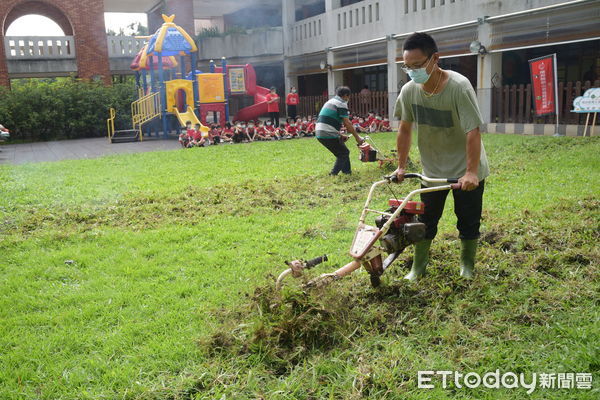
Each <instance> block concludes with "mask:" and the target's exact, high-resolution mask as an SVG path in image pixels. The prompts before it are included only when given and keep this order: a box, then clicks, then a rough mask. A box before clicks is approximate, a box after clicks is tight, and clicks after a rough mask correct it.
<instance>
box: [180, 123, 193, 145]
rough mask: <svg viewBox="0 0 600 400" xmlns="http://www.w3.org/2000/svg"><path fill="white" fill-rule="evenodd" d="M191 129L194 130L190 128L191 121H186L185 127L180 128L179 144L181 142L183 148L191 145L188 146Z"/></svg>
mask: <svg viewBox="0 0 600 400" xmlns="http://www.w3.org/2000/svg"><path fill="white" fill-rule="evenodd" d="M193 131H194V130H193V129H192V123H191V121H186V123H185V129H182V130H181V133H180V134H179V144H181V147H183V148H187V147H191V146H190V141H191V136H190V135H191V133H192V132H193Z"/></svg>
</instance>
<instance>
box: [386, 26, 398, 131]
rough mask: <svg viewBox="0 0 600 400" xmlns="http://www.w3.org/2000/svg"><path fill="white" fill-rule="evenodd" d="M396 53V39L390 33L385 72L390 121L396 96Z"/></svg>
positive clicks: (392, 117)
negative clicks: (386, 75)
mask: <svg viewBox="0 0 600 400" xmlns="http://www.w3.org/2000/svg"><path fill="white" fill-rule="evenodd" d="M397 54H398V40H396V39H394V38H393V36H392V35H389V36H388V38H387V73H388V87H387V92H388V109H389V115H388V118H389V119H390V121H393V120H394V106H395V105H396V98H397V97H398V64H396V57H397Z"/></svg>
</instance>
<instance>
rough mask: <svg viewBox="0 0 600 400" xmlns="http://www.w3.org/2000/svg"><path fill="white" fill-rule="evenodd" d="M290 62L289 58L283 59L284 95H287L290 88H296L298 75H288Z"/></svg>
mask: <svg viewBox="0 0 600 400" xmlns="http://www.w3.org/2000/svg"><path fill="white" fill-rule="evenodd" d="M290 65H291V62H290V59H289V58H285V59H284V60H283V71H284V76H285V93H286V94H287V93H289V92H290V89H291V87H292V86H295V87H296V89H297V88H298V75H294V74H290V73H289V72H288V71H290V70H291V68H290Z"/></svg>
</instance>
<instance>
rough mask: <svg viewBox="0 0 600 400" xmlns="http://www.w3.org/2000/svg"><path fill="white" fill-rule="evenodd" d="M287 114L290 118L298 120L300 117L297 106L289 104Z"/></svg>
mask: <svg viewBox="0 0 600 400" xmlns="http://www.w3.org/2000/svg"><path fill="white" fill-rule="evenodd" d="M287 114H288V117H289V118H292V119H296V116H297V115H298V107H297V106H296V105H295V104H288V106H287Z"/></svg>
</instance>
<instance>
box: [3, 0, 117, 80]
mask: <svg viewBox="0 0 600 400" xmlns="http://www.w3.org/2000/svg"><path fill="white" fill-rule="evenodd" d="M27 14H41V15H45V16H47V17H49V18H51V19H53V20H54V21H55V22H57V23H58V24H59V26H61V28H62V29H63V30H64V31H65V34H67V35H69V33H71V32H73V34H74V36H75V52H76V54H77V69H78V76H79V77H80V78H82V79H90V78H93V77H95V76H99V77H101V79H102V80H103V81H104V82H105V83H106V84H110V83H111V75H110V64H109V61H108V45H107V42H106V32H105V27H104V2H102V1H98V0H52V1H51V2H50V1H31V0H2V1H1V2H0V21H4V23H3V24H2V26H0V85H3V86H9V82H10V81H9V79H8V70H7V66H6V59H5V55H4V54H5V53H4V33H5V32H6V30H7V29H8V26H9V25H10V22H12V21H14V20H15V19H16V18H18V17H20V16H23V15H27ZM67 23H68V24H69V25H66V24H67Z"/></svg>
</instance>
